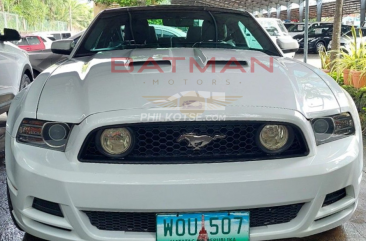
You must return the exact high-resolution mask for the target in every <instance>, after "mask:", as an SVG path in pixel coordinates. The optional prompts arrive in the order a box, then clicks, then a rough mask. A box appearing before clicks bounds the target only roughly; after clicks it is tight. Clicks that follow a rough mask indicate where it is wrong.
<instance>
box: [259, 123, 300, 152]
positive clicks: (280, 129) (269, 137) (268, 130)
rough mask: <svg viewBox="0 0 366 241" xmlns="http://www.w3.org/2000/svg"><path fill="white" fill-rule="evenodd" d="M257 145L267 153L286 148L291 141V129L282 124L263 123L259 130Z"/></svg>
mask: <svg viewBox="0 0 366 241" xmlns="http://www.w3.org/2000/svg"><path fill="white" fill-rule="evenodd" d="M258 139H259V146H260V147H261V149H262V150H263V151H265V152H268V153H278V152H281V151H284V150H286V149H287V148H288V147H289V146H290V145H291V144H292V141H293V134H292V130H291V129H290V128H289V127H286V126H284V125H265V126H263V128H262V129H261V131H260V132H259V138H258Z"/></svg>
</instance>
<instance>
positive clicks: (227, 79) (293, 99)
mask: <svg viewBox="0 0 366 241" xmlns="http://www.w3.org/2000/svg"><path fill="white" fill-rule="evenodd" d="M113 11H115V10H113ZM263 34H267V33H265V32H264V31H263ZM85 36H86V34H85V35H83V37H82V38H84V37H85ZM82 38H81V40H80V41H79V42H78V44H77V46H76V48H78V46H79V45H80V44H81V42H82V41H83V39H82ZM75 51H76V50H74V52H73V53H72V54H71V55H70V57H69V60H67V61H65V62H63V63H58V64H55V65H53V66H51V67H50V68H48V69H47V70H46V71H44V72H42V73H41V74H40V75H39V76H38V78H37V81H35V82H34V83H33V84H32V85H30V86H28V87H27V88H26V89H24V90H23V91H21V92H20V94H19V95H17V96H16V98H15V99H14V101H13V103H12V105H11V109H10V111H9V117H8V122H7V126H6V138H5V139H6V153H7V155H6V159H5V162H6V170H7V177H8V179H7V183H8V185H9V193H10V200H11V201H12V204H13V212H12V214H13V215H14V218H15V220H16V222H17V223H18V225H19V226H20V227H21V228H22V229H23V230H24V231H26V232H27V233H30V234H32V235H34V236H36V237H40V238H42V239H46V240H52V241H110V240H115V241H131V240H136V241H155V239H156V234H155V233H153V232H127V231H126V232H122V231H102V230H99V229H97V228H96V227H95V226H93V225H92V224H91V222H90V221H89V219H88V217H87V215H86V214H85V213H84V212H83V211H110V212H154V213H155V212H156V213H166V212H172V213H176V212H203V211H217V210H221V211H222V210H246V209H249V208H261V207H275V206H281V205H290V204H296V203H304V205H303V206H302V208H301V209H300V211H299V213H298V214H297V216H296V218H294V219H293V220H291V221H290V222H287V223H281V224H275V225H266V226H261V227H255V228H251V229H250V238H251V240H253V241H259V240H269V239H281V238H290V237H304V236H309V235H313V234H316V233H319V232H323V231H326V230H329V229H332V228H334V227H337V226H339V225H341V224H343V223H344V222H345V221H346V220H348V219H349V218H350V217H351V216H352V214H353V212H354V211H355V209H356V207H357V198H358V195H359V191H360V183H361V180H362V169H363V144H362V133H361V125H360V121H359V117H358V113H357V109H356V106H355V104H354V103H353V101H352V99H351V97H350V96H349V94H348V93H347V92H345V91H344V90H343V89H342V88H341V87H340V86H339V85H338V84H337V83H336V82H335V81H334V80H333V79H332V78H331V77H329V76H328V75H326V74H325V73H323V72H322V71H321V70H318V69H316V68H314V67H312V66H310V65H307V64H304V63H302V62H300V61H297V60H293V59H290V58H286V57H271V56H269V55H266V54H264V53H262V52H259V51H248V50H232V49H209V48H207V49H204V48H202V49H199V48H195V49H192V48H172V49H153V48H151V49H147V48H146V49H129V50H116V51H109V52H101V53H98V54H96V55H94V56H88V57H79V58H73V55H74V53H75ZM115 57H118V58H132V59H133V61H134V62H145V61H146V60H147V59H148V58H150V57H154V60H155V61H159V60H162V59H163V58H164V57H184V58H185V60H179V61H177V64H176V73H173V71H172V69H173V68H172V66H171V65H164V64H162V65H161V66H160V67H161V69H162V71H163V73H160V72H159V71H158V70H156V69H148V70H144V71H142V72H139V69H140V68H141V65H139V66H135V69H134V70H133V71H131V72H130V73H115V72H113V71H112V69H113V67H112V58H115ZM212 57H216V61H221V60H222V61H228V60H230V59H231V58H233V57H234V58H235V59H236V60H238V61H242V63H243V62H244V61H246V62H247V64H246V65H244V66H243V68H244V70H245V73H242V72H241V71H240V70H238V69H227V70H226V71H225V73H220V71H221V70H222V69H223V65H219V64H218V65H217V66H216V71H215V73H212V72H211V67H209V68H208V69H207V70H206V72H205V73H201V72H200V71H198V70H197V68H196V67H193V72H192V71H190V62H189V61H190V59H191V58H193V59H195V60H196V61H197V63H198V64H199V65H200V66H201V67H203V66H205V64H207V63H208V62H207V61H208V60H210V59H211V58H212ZM253 59H255V60H257V61H258V62H260V63H262V64H263V65H264V66H265V67H267V68H269V69H271V68H270V66H271V64H270V63H271V62H272V61H273V71H268V69H266V68H265V67H263V66H260V65H258V62H255V61H253ZM115 63H117V64H119V65H120V67H119V68H118V69H119V70H128V68H127V67H125V66H123V65H125V64H126V63H127V62H126V60H125V59H120V60H116V62H115ZM253 68H254V71H252V69H253ZM154 80H155V82H154ZM157 80H158V81H159V82H158V84H156V83H157V82H156V81H157ZM171 80H173V82H174V83H173V84H171V83H172V82H169V81H171ZM197 80H201V81H202V82H199V83H200V84H197ZM213 80H215V84H213ZM154 83H155V84H154ZM192 90H194V91H210V92H221V93H222V92H223V93H225V95H227V96H241V98H239V99H237V100H236V101H235V102H233V103H231V104H227V105H226V106H225V109H224V110H220V112H222V113H223V114H225V116H226V119H225V121H266V122H267V121H268V122H281V123H282V122H284V123H289V124H291V125H294V126H297V127H298V128H299V130H300V131H301V132H302V134H303V139H304V140H305V142H306V145H307V149H308V152H307V154H306V155H304V156H299V157H288V158H278V159H270V158H269V159H265V160H263V159H261V160H256V161H254V160H252V161H242V160H239V159H238V160H237V161H235V162H221V163H220V162H219V163H200V164H191V163H185V164H173V163H169V160H168V163H169V164H159V165H158V164H153V163H149V164H139V165H136V164H126V163H125V164H115V163H114V164H103V163H85V162H81V161H80V158H79V153H80V150H81V148H82V147H83V144H84V142H85V140H86V138H87V137H88V135H89V134H90V133H91V132H92V131H93V130H96V129H97V128H101V127H105V126H114V125H121V124H135V123H150V122H149V120H146V119H145V120H141V114H146V113H149V112H153V113H155V114H164V113H176V112H179V111H178V110H174V111H172V110H165V109H159V108H157V107H156V106H155V105H154V104H153V103H151V102H150V101H149V100H148V99H146V98H144V96H151V95H156V96H172V95H174V94H176V93H181V92H184V91H192ZM217 112H218V111H217V110H211V111H210V110H207V111H205V112H204V113H202V119H205V118H206V120H208V118H210V117H211V116H212V115H213V114H217ZM344 112H348V113H350V114H351V115H352V117H353V121H354V126H355V129H356V132H355V134H354V135H350V136H347V137H345V138H343V139H340V140H336V141H332V142H329V143H325V144H322V145H317V143H316V140H315V136H314V131H313V127H312V123H311V120H312V119H313V118H320V117H326V116H332V115H336V114H340V113H344ZM25 118H32V119H38V120H45V121H56V122H66V123H70V124H72V131H71V133H70V136H69V138H68V142H67V145H66V149H65V151H64V152H62V151H56V150H54V149H46V148H40V147H35V146H31V145H27V144H23V143H20V142H18V141H17V132H18V129H19V126H20V124H21V122H22V120H23V119H25ZM173 121H185V120H183V119H179V120H177V119H174V120H173ZM158 122H159V123H160V122H163V121H158ZM343 188H345V190H346V196H345V197H344V198H342V199H341V200H339V201H337V202H335V203H333V204H330V205H329V206H324V207H323V206H322V205H323V202H324V200H325V197H326V195H327V194H330V193H333V192H335V191H337V190H340V189H343ZM35 197H37V198H40V199H44V200H47V201H50V202H54V203H57V204H60V208H61V210H62V213H63V214H64V216H65V217H57V216H54V215H50V214H47V213H45V212H41V211H39V210H36V209H35V208H33V207H32V202H33V199H34V198H35ZM65 229H66V230H65Z"/></svg>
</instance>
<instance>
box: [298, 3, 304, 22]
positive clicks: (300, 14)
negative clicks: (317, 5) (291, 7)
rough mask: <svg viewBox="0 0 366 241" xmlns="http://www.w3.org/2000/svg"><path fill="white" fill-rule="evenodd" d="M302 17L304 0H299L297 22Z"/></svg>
mask: <svg viewBox="0 0 366 241" xmlns="http://www.w3.org/2000/svg"><path fill="white" fill-rule="evenodd" d="M303 19H304V0H300V2H299V22H302V21H303Z"/></svg>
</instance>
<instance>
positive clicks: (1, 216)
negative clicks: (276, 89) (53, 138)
mask: <svg viewBox="0 0 366 241" xmlns="http://www.w3.org/2000/svg"><path fill="white" fill-rule="evenodd" d="M296 58H297V59H302V55H297V56H296ZM309 59H310V64H313V65H315V66H317V64H319V61H318V60H317V58H316V56H313V55H311V56H310V58H309ZM5 121H6V116H5V115H0V241H41V240H40V239H37V238H34V237H32V236H30V235H27V234H25V235H24V233H23V232H20V231H18V230H17V229H16V228H15V227H14V225H13V223H12V221H11V219H10V216H9V211H8V209H7V208H8V205H7V198H6V189H5V181H6V174H5V167H4V158H3V157H4V152H3V150H4V132H5ZM365 149H366V148H365ZM365 149H364V151H365ZM365 153H366V152H365ZM365 156H366V155H365ZM364 167H365V168H364V172H365V173H366V159H365V160H364ZM363 240H366V175H365V174H364V177H363V179H362V189H361V194H360V198H359V205H358V208H357V211H356V212H355V214H354V215H353V217H352V218H351V220H349V221H348V222H347V223H346V224H344V225H343V226H341V227H338V228H336V229H333V230H331V231H328V232H325V233H322V234H318V235H314V236H311V237H308V238H304V239H287V240H284V241H363ZM51 241H52V240H51Z"/></svg>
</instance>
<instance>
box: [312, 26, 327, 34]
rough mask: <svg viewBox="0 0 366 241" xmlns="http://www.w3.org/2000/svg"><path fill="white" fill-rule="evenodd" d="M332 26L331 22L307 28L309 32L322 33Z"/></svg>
mask: <svg viewBox="0 0 366 241" xmlns="http://www.w3.org/2000/svg"><path fill="white" fill-rule="evenodd" d="M332 28H333V24H326V25H325V24H324V25H317V26H312V27H311V28H310V29H309V34H322V33H326V32H328V31H329V30H330V29H332Z"/></svg>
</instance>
